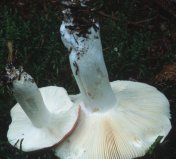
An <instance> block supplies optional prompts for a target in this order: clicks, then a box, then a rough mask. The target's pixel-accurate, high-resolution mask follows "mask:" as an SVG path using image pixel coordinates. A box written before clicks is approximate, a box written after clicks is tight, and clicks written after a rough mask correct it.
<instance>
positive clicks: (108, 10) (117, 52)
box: [0, 0, 176, 159]
mask: <svg viewBox="0 0 176 159" xmlns="http://www.w3.org/2000/svg"><path fill="white" fill-rule="evenodd" d="M94 5H95V6H96V8H97V12H96V17H97V18H98V19H99V22H100V26H101V37H102V44H103V51H104V57H105V62H106V64H107V69H108V72H109V78H110V81H113V80H117V79H119V80H134V81H140V82H145V83H148V84H150V85H153V86H155V87H157V88H158V89H159V90H160V91H162V92H163V93H164V94H165V95H166V96H167V97H168V99H169V101H170V104H171V115H172V119H171V122H172V126H173V128H172V130H171V132H170V133H169V135H168V137H167V138H166V139H165V141H164V142H163V143H162V144H160V145H157V144H156V146H154V147H152V149H151V150H150V153H149V154H147V155H146V156H145V157H143V158H146V159H176V3H175V2H173V1H171V0H165V1H164V0H153V1H148V0H109V1H107V0H97V1H96V3H95V4H94ZM61 10H62V6H60V5H59V3H58V2H57V1H54V0H53V1H52V0H50V1H49V0H38V1H36V0H30V1H28V0H13V1H10V0H1V1H0V71H3V70H4V67H5V64H6V62H7V57H8V49H7V42H8V41H12V42H13V46H14V47H13V50H14V53H15V55H16V57H17V59H18V61H19V63H20V64H22V65H23V66H24V69H25V70H26V71H27V72H28V73H29V74H31V75H32V76H33V77H34V78H35V81H36V83H37V84H38V86H39V87H43V86H47V85H57V86H62V87H64V88H66V89H67V91H68V92H69V94H72V93H74V94H75V93H78V88H77V86H76V82H75V80H74V77H73V75H72V72H71V69H70V66H69V60H68V55H69V54H68V52H67V50H66V49H65V48H64V46H63V44H62V42H61V40H60V35H59V25H60V23H61V19H62V15H61ZM14 104H15V100H14V98H13V95H12V93H11V91H10V88H9V87H6V86H1V87H0V159H54V158H55V157H54V155H53V152H52V151H51V150H42V151H37V152H32V153H24V152H21V151H18V150H16V149H15V148H13V147H12V146H10V145H9V144H8V142H7V138H6V134H7V130H8V125H9V124H10V122H11V118H10V109H11V108H12V107H13V105H14Z"/></svg>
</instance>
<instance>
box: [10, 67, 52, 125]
mask: <svg viewBox="0 0 176 159" xmlns="http://www.w3.org/2000/svg"><path fill="white" fill-rule="evenodd" d="M14 71H15V70H14ZM16 71H18V70H17V69H16ZM12 84H13V93H14V96H15V98H16V100H17V102H18V103H19V104H20V106H21V107H22V109H23V110H24V112H25V113H26V115H27V116H28V118H29V119H30V120H31V122H32V124H33V125H34V126H35V127H38V128H41V127H45V126H47V124H48V122H49V119H50V112H49V110H47V108H46V106H45V104H44V101H43V98H42V96H41V93H40V91H39V89H38V87H37V85H36V83H35V82H34V80H33V78H32V77H31V76H30V75H29V74H27V73H26V72H23V73H21V74H20V76H19V77H18V78H16V79H15V80H14V81H13V82H12Z"/></svg>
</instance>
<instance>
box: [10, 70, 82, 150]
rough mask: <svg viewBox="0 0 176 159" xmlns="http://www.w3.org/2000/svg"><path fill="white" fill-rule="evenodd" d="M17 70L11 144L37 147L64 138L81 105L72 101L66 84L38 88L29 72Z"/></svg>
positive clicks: (36, 148)
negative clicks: (65, 86) (64, 85)
mask: <svg viewBox="0 0 176 159" xmlns="http://www.w3.org/2000/svg"><path fill="white" fill-rule="evenodd" d="M14 72H15V73H11V74H14V75H13V77H15V80H13V83H12V84H13V93H14V96H15V98H16V100H17V102H18V103H17V104H16V105H15V106H14V107H13V108H12V109H11V117H12V123H11V124H10V126H9V130H8V133H7V138H8V141H9V142H10V144H11V145H13V146H15V147H17V148H18V149H21V150H23V151H34V150H39V149H42V148H47V147H51V146H53V145H55V144H57V143H59V142H61V141H62V140H63V139H65V138H66V137H67V136H68V135H69V134H70V133H71V132H72V131H73V129H74V127H75V126H76V123H77V120H78V116H79V106H78V105H75V104H74V103H72V102H71V100H70V98H69V96H68V94H67V92H66V90H65V89H64V88H61V87H56V86H48V87H43V88H40V89H38V87H37V85H36V83H35V82H34V80H33V78H32V77H31V76H30V75H29V74H27V73H25V72H23V73H21V74H19V73H18V70H17V69H14Z"/></svg>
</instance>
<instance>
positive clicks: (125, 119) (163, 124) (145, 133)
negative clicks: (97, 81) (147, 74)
mask: <svg viewBox="0 0 176 159" xmlns="http://www.w3.org/2000/svg"><path fill="white" fill-rule="evenodd" d="M111 87H112V89H113V92H114V94H115V95H116V97H117V98H118V99H117V101H118V103H116V105H114V107H113V108H112V109H110V110H109V111H106V112H104V113H102V112H90V111H87V109H86V106H85V107H84V105H83V104H82V105H81V116H80V119H79V122H78V125H77V128H76V130H75V131H74V132H73V133H72V135H71V136H70V137H69V138H67V139H66V140H65V141H64V142H63V143H62V144H60V145H59V146H58V147H56V148H55V154H56V156H58V157H60V158H61V159H112V158H113V159H131V158H135V157H139V156H143V155H144V154H145V153H146V151H147V150H148V149H149V147H150V146H151V145H152V144H153V142H154V141H155V139H156V138H157V137H158V136H163V139H164V138H165V137H166V135H167V134H168V132H169V131H170V129H171V124H170V121H169V119H170V112H169V103H168V100H167V99H166V98H165V96H164V95H163V94H162V93H160V92H159V91H158V90H157V89H155V88H154V87H152V86H149V85H147V84H143V83H139V82H130V81H115V82H112V83H111ZM80 98H81V96H80V95H78V96H72V99H74V101H75V102H76V101H80Z"/></svg>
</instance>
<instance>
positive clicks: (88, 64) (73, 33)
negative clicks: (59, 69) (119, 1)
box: [60, 6, 116, 111]
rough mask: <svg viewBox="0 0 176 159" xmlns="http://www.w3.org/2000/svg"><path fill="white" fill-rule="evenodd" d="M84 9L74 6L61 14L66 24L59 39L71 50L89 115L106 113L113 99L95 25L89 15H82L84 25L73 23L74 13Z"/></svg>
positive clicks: (74, 72) (74, 19) (74, 67)
mask: <svg viewBox="0 0 176 159" xmlns="http://www.w3.org/2000/svg"><path fill="white" fill-rule="evenodd" d="M85 9H86V7H85V6H79V7H78V6H76V7H75V8H74V7H73V8H71V9H70V8H69V9H66V10H64V11H63V13H64V16H65V20H64V21H63V22H62V25H61V27H60V32H61V38H62V41H63V43H64V45H65V46H66V47H67V48H68V50H70V56H69V59H70V65H71V69H72V72H73V74H74V77H75V79H76V82H77V84H78V87H79V89H80V92H81V94H82V96H83V101H84V103H85V106H86V107H87V108H88V109H89V110H90V111H106V110H107V109H110V108H111V107H112V106H113V105H114V104H115V103H116V98H115V95H114V93H113V91H112V88H111V86H110V83H109V78H108V73H107V69H106V66H105V62H104V58H103V54H102V46H101V39H100V34H99V25H98V23H97V22H95V20H94V19H93V18H90V16H88V15H89V13H88V15H82V16H84V18H85V17H86V19H87V21H86V22H84V21H82V22H80V21H78V22H76V20H77V17H76V15H77V12H80V11H82V10H85ZM79 14H80V13H79ZM83 14H85V12H84V13H83ZM88 18H89V19H88ZM78 19H81V18H80V17H79V18H78ZM79 23H81V24H79ZM84 23H85V24H84ZM89 23H91V24H89ZM78 25H79V26H78ZM89 25H90V26H89ZM81 26H84V27H83V28H81ZM85 26H86V27H87V28H86V27H85ZM78 27H79V29H78Z"/></svg>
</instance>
